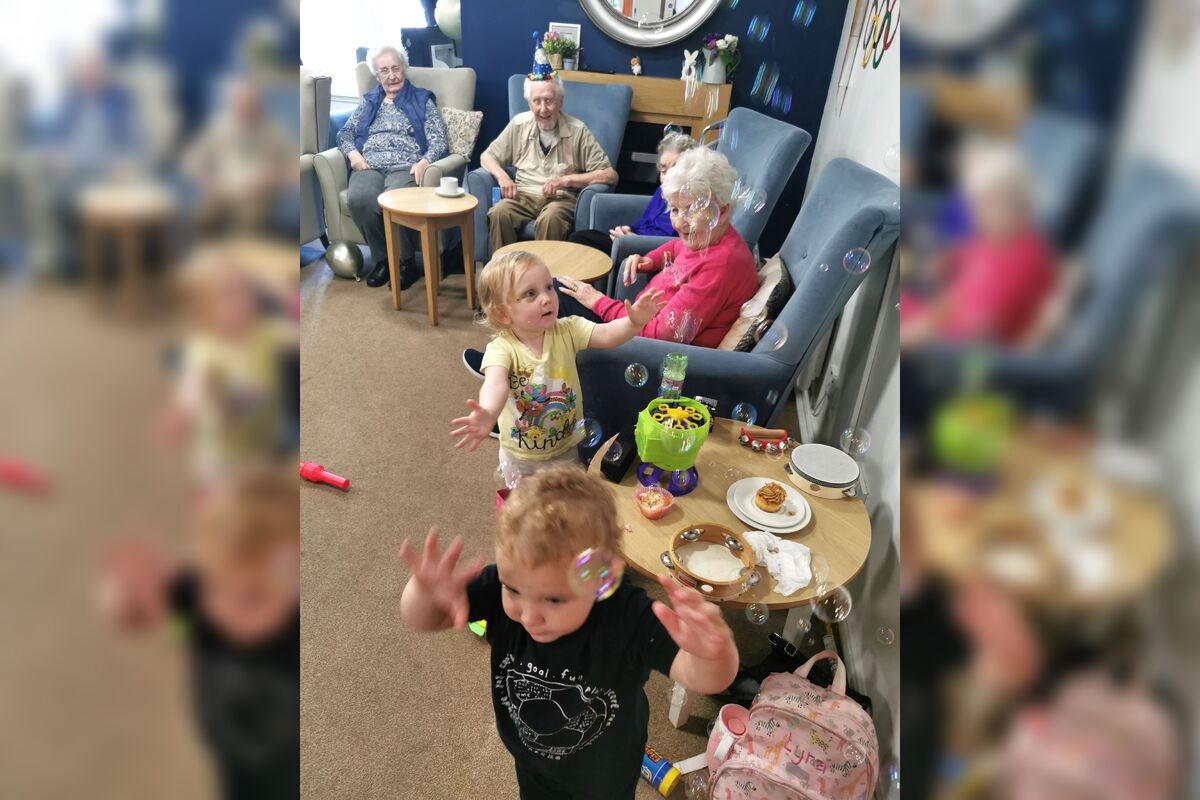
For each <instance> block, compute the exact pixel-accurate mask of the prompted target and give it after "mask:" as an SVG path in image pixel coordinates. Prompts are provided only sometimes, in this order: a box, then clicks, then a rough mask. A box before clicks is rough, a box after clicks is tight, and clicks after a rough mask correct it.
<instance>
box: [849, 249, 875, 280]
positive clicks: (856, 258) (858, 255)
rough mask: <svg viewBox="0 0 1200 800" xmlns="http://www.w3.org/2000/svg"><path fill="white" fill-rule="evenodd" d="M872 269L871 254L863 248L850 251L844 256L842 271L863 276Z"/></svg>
mask: <svg viewBox="0 0 1200 800" xmlns="http://www.w3.org/2000/svg"><path fill="white" fill-rule="evenodd" d="M870 268H871V254H870V253H868V252H867V251H866V250H864V249H863V248H861V247H855V248H854V249H853V250H848V251H847V252H846V255H844V256H842V269H844V270H846V272H848V273H850V274H851V275H862V274H863V273H864V272H866V271H867V270H868V269H870Z"/></svg>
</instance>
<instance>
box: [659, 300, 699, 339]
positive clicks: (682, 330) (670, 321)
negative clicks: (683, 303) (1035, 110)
mask: <svg viewBox="0 0 1200 800" xmlns="http://www.w3.org/2000/svg"><path fill="white" fill-rule="evenodd" d="M666 321H667V327H668V328H670V329H671V338H673V339H674V340H675V341H676V342H677V343H678V344H688V343H689V342H691V341H692V339H694V338H696V334H697V333H698V332H699V330H700V318H699V317H698V316H696V315H695V314H693V313H692V312H691V311H688V310H687V309H684V310H682V311H680V312H679V313H678V314H676V312H674V311H668V312H667V320H666Z"/></svg>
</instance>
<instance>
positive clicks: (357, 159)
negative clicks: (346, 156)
mask: <svg viewBox="0 0 1200 800" xmlns="http://www.w3.org/2000/svg"><path fill="white" fill-rule="evenodd" d="M370 168H371V166H370V165H369V164H367V160H366V159H365V158H363V156H362V153H360V152H358V151H357V150H355V151H353V152H352V153H350V169H352V170H354V171H355V172H359V171H361V170H364V169H370Z"/></svg>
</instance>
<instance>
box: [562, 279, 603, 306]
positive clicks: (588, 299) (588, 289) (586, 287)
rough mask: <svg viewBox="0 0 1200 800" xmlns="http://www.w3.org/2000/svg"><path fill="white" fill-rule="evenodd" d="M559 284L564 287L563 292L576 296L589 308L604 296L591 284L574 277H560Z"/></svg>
mask: <svg viewBox="0 0 1200 800" xmlns="http://www.w3.org/2000/svg"><path fill="white" fill-rule="evenodd" d="M558 285H559V286H561V287H562V291H563V294H565V295H568V296H569V297H574V298H575V299H576V300H578V301H579V302H580V303H581V304H583V305H584V306H586V307H587V308H588V309H591V308H593V307H594V306H595V305H596V301H597V300H599V299H600V298H601V297H604V294H603V293H602V292H598V291H596V290H595V289H594V288H593V287H592V286H591V285H590V284H587V283H584V282H583V281H577V280H575V279H574V278H559V279H558Z"/></svg>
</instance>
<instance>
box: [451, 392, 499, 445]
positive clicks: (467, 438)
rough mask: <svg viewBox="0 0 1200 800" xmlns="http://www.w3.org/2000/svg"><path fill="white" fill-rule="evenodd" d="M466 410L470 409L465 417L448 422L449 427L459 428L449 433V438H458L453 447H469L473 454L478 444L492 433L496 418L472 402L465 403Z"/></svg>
mask: <svg viewBox="0 0 1200 800" xmlns="http://www.w3.org/2000/svg"><path fill="white" fill-rule="evenodd" d="M467 408H469V409H471V413H470V414H468V415H467V416H465V417H456V418H455V419H452V420H450V424H451V425H457V426H459V427H457V428H455V429H454V430H452V431H450V435H451V436H458V437H459V440H458V442H456V443H455V445H454V446H455V447H462V446H464V445H470V446H469V447H468V448H467V449H468V450H470V451H472V452H474V450H475V448H476V447H479V443H480V442H482V441H483V440H484V439H486V438H487V437H488V434H489V433H491V432H492V426H493V425H495V424H496V418H495V417H494V416H493V415H492V414H491V412H489V411H488V410H487V409H486V408H484V407H483V406H481V405H480V404H479V403H477V402H475V401H474V400H468V401H467Z"/></svg>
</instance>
